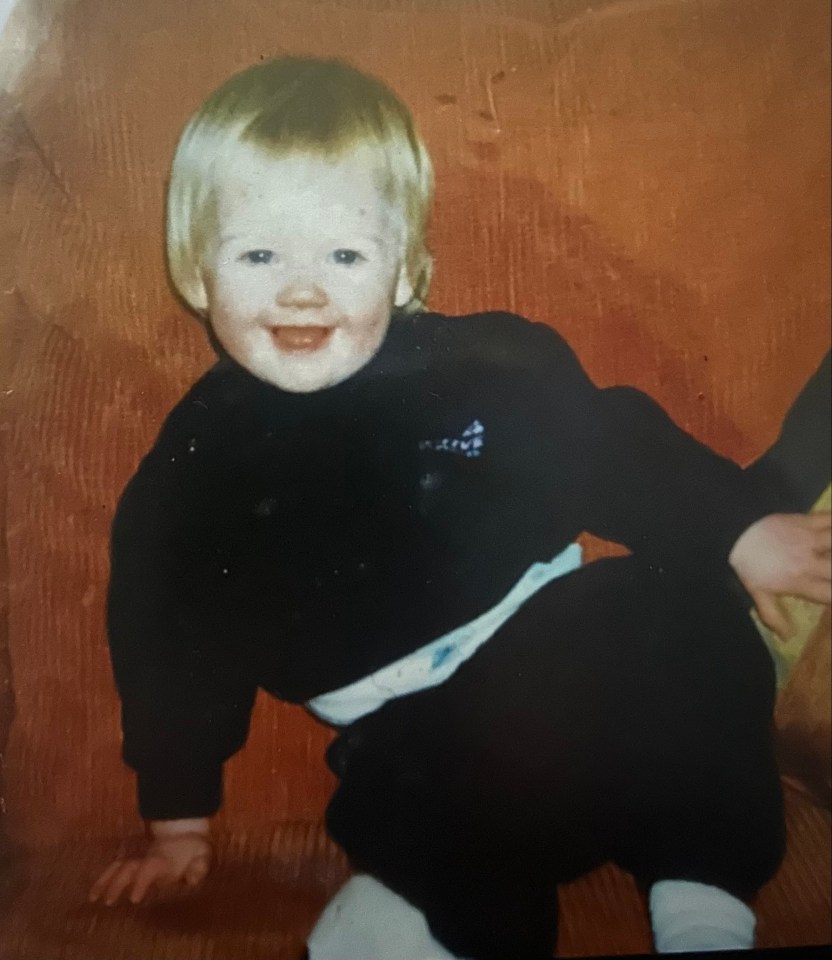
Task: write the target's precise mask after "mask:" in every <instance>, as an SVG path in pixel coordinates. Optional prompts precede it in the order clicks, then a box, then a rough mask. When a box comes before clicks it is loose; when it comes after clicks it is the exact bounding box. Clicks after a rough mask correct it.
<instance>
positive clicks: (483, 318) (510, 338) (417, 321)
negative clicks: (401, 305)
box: [406, 310, 575, 369]
mask: <svg viewBox="0 0 832 960" xmlns="http://www.w3.org/2000/svg"><path fill="white" fill-rule="evenodd" d="M406 322H407V323H409V324H411V326H412V331H413V335H414V339H415V341H416V343H417V344H418V345H419V348H420V349H425V348H427V349H429V350H431V352H432V353H433V354H434V355H438V356H439V357H441V356H451V357H459V358H461V359H470V360H472V361H478V360H479V361H482V362H485V363H500V364H503V365H506V364H511V365H512V366H513V365H521V366H523V367H525V368H527V369H535V368H538V367H547V368H550V369H551V367H552V366H553V365H554V366H558V365H561V364H563V363H573V362H574V360H575V355H574V353H573V351H572V349H571V347H570V346H569V345H568V344H567V342H566V341H565V340H564V339H563V337H562V336H561V335H560V334H559V333H558V332H557V330H555V329H554V328H553V327H552V326H550V325H549V324H547V323H541V322H539V321H533V320H529V319H527V318H526V317H523V316H520V315H519V314H516V313H511V312H509V311H504V310H490V311H485V312H482V313H471V314H464V315H460V316H448V315H446V314H441V313H420V314H416V315H415V316H413V317H408V318H407V319H406Z"/></svg>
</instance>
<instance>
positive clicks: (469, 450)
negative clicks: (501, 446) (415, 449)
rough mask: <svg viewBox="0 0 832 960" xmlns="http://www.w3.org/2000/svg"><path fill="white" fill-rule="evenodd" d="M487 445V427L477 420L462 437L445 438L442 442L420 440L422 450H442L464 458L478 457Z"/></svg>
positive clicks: (463, 432) (467, 428)
mask: <svg viewBox="0 0 832 960" xmlns="http://www.w3.org/2000/svg"><path fill="white" fill-rule="evenodd" d="M484 444H485V427H484V426H483V425H482V424H481V423H480V422H479V420H475V421H474V422H473V423H472V424H470V426H467V427H466V428H465V429H464V430H463V431H462V436H461V437H443V438H442V439H441V440H420V441H419V449H420V450H440V451H444V452H446V453H457V454H460V455H461V456H463V457H478V456H479V455H480V453H481V452H482V448H483V446H484Z"/></svg>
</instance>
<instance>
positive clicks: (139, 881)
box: [130, 857, 170, 903]
mask: <svg viewBox="0 0 832 960" xmlns="http://www.w3.org/2000/svg"><path fill="white" fill-rule="evenodd" d="M167 879H170V867H169V865H168V864H167V863H166V862H165V861H164V860H162V859H160V858H159V857H147V858H146V859H145V860H142V861H141V864H140V865H139V869H138V871H137V872H136V876H135V879H134V880H133V889H132V890H131V891H130V902H131V903H141V902H142V900H144V898H145V896H146V895H147V891H148V890H149V889H150V888H151V887H152V886H153V885H154V884H155V883H158V882H159V881H163V880H167Z"/></svg>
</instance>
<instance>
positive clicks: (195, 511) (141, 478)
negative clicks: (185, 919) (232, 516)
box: [107, 417, 256, 819]
mask: <svg viewBox="0 0 832 960" xmlns="http://www.w3.org/2000/svg"><path fill="white" fill-rule="evenodd" d="M175 421H176V418H175V417H173V418H172V421H171V420H169V423H168V425H167V426H166V428H165V429H164V430H163V432H162V436H161V437H160V440H159V441H158V442H157V444H156V447H155V448H154V449H153V451H151V453H150V454H149V455H148V456H147V457H146V458H145V460H144V461H143V463H142V465H141V467H140V468H139V470H138V472H137V474H136V475H135V476H134V477H133V479H132V480H131V481H130V483H129V484H128V486H127V488H126V490H125V492H124V494H123V496H122V498H121V501H120V503H119V506H118V510H117V512H116V517H115V521H114V524H113V531H112V541H111V577H110V587H109V595H108V608H107V621H108V623H107V625H108V637H109V643H110V652H111V659H112V665H113V671H114V676H115V680H116V686H117V688H118V692H119V695H120V698H121V706H122V732H123V757H124V760H125V762H126V763H127V764H128V765H129V766H130V767H132V769H133V770H135V772H136V774H137V775H138V796H139V811H140V813H141V815H142V816H144V817H147V818H150V819H180V818H186V817H202V816H209V815H211V814H213V813H214V812H216V810H217V809H218V808H219V806H220V803H221V796H222V766H223V762H224V761H225V760H226V759H227V758H228V757H229V756H231V755H232V754H233V753H234V752H236V751H237V750H239V748H240V747H241V746H242V745H243V743H244V742H245V740H246V737H247V734H248V724H249V717H250V713H251V709H252V705H253V701H254V695H255V689H256V687H255V683H254V682H253V681H252V680H251V678H250V676H249V675H248V673H249V672H250V671H248V670H247V669H246V666H247V665H246V660H245V657H244V656H243V655H242V650H241V649H240V648H239V647H240V646H241V645H240V644H238V642H237V638H235V636H234V634H233V627H232V625H231V624H230V623H228V624H222V623H218V622H215V621H214V622H212V620H211V619H210V618H209V617H207V616H206V615H205V614H204V608H205V607H206V606H207V604H202V603H201V602H200V600H201V598H200V588H201V587H200V583H199V580H200V578H199V576H198V575H197V573H195V571H196V570H197V569H198V567H199V564H198V563H195V562H194V560H195V556H194V552H195V551H198V550H201V549H203V548H204V542H203V543H201V541H200V537H199V531H197V530H196V529H195V524H197V523H199V518H200V517H201V516H204V512H205V511H204V509H203V508H204V506H205V503H204V490H202V489H201V487H200V485H199V484H198V483H197V482H195V480H196V478H195V477H194V476H189V472H188V465H187V454H188V444H190V445H191V447H193V445H194V442H195V437H194V436H193V434H195V433H198V428H194V427H193V426H192V425H191V424H188V426H187V429H185V430H184V431H183V430H181V429H180V430H178V429H176V424H175ZM189 435H190V436H189ZM191 473H194V471H191ZM202 589H203V590H204V589H206V588H205V587H202ZM203 599H204V598H203Z"/></svg>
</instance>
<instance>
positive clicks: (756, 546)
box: [91, 58, 829, 960]
mask: <svg viewBox="0 0 832 960" xmlns="http://www.w3.org/2000/svg"><path fill="white" fill-rule="evenodd" d="M431 189H432V175H431V166H430V161H429V158H428V155H427V153H426V151H425V148H424V146H423V144H422V142H421V140H420V139H419V136H418V135H417V133H416V131H415V129H414V127H413V124H412V121H411V118H410V115H409V113H408V111H407V110H406V108H405V107H404V106H403V105H402V104H401V103H400V101H399V100H398V99H397V98H396V96H394V95H393V94H392V93H391V92H390V91H389V90H388V89H387V88H386V87H385V86H384V85H382V84H381V83H379V82H378V81H376V80H374V79H373V78H371V77H368V76H366V75H364V74H362V73H360V72H359V71H357V70H355V69H353V68H351V67H349V66H347V65H345V64H343V63H340V62H338V61H322V60H315V59H309V58H285V59H281V60H276V61H273V62H270V63H265V64H262V65H258V66H255V67H253V68H252V69H250V70H247V71H244V72H243V73H241V74H239V75H238V76H235V77H233V78H232V79H231V80H229V81H228V82H227V83H226V84H225V85H223V86H222V87H221V88H220V89H219V90H217V91H216V92H215V93H214V94H212V95H211V96H210V97H209V98H208V100H207V101H206V102H205V104H204V105H203V106H202V107H201V108H200V109H199V111H198V112H197V113H196V115H195V116H194V117H193V119H192V120H191V121H190V122H189V124H188V125H187V127H186V129H185V132H184V134H183V136H182V138H181V141H180V143H179V146H178V149H177V152H176V157H175V160H174V163H173V171H172V176H171V182H170V190H169V200H168V237H167V240H168V255H169V265H170V274H171V277H172V280H173V283H174V285H175V287H176V289H177V290H178V292H179V293H180V294H181V296H182V297H183V298H184V299H185V301H186V302H187V303H188V305H189V306H190V307H191V308H192V309H193V310H194V311H195V312H196V313H197V314H199V315H200V316H201V317H202V318H203V319H204V322H205V325H206V328H207V330H208V333H209V336H210V337H211V338H212V342H213V344H214V346H215V348H216V350H217V352H218V355H219V362H218V363H217V364H216V365H215V366H214V367H213V368H212V369H211V370H209V371H208V373H206V374H205V376H204V377H202V379H201V380H199V382H198V383H197V384H196V385H195V386H193V387H192V388H191V389H190V390H189V391H188V393H187V394H186V395H185V396H184V398H183V399H182V400H181V401H180V402H179V403H178V404H177V406H176V407H175V408H174V410H173V411H172V412H171V413H170V415H169V416H168V418H167V420H166V422H165V424H164V426H163V428H162V430H161V433H160V435H159V438H158V440H157V441H156V443H155V445H154V447H153V449H152V450H151V451H150V452H149V453H148V455H147V456H146V457H145V458H144V460H143V461H142V463H141V465H140V467H139V469H138V471H137V473H136V474H135V476H134V477H133V478H132V480H131V481H130V483H129V484H128V486H127V489H126V490H125V492H124V494H123V497H122V499H121V502H120V504H119V508H118V512H117V515H116V518H115V522H114V527H113V539H112V577H111V586H110V593H109V606H108V625H109V636H110V643H111V651H112V661H113V667H114V672H115V678H116V682H117V686H118V691H119V694H120V697H121V702H122V717H123V733H124V759H125V761H126V762H127V763H128V764H129V765H130V766H131V767H132V768H133V769H134V770H135V771H136V773H137V775H138V797H139V809H140V812H141V814H142V816H143V817H145V818H146V819H147V820H148V821H149V833H150V844H149V847H148V849H147V852H146V854H145V855H144V856H142V857H139V858H137V859H131V860H125V861H117V862H115V863H113V864H112V865H111V866H110V867H109V868H108V869H107V870H106V871H105V872H104V873H103V874H102V876H101V877H100V878H99V880H98V881H97V882H96V884H95V885H94V887H93V890H92V892H91V898H92V899H102V900H104V901H105V902H106V903H113V902H115V901H116V900H118V899H119V898H120V897H121V896H123V895H127V896H128V897H129V898H130V899H131V900H132V901H134V902H138V901H140V900H142V899H143V898H144V896H145V894H146V893H147V891H148V890H149V889H150V888H151V887H154V886H156V887H164V886H166V885H171V884H176V883H180V882H183V881H184V882H186V883H191V884H195V883H198V882H199V881H200V880H201V879H202V877H203V876H204V875H205V873H206V871H207V869H208V865H209V862H210V859H211V845H210V840H209V820H208V818H209V817H210V816H211V815H212V814H213V813H215V811H216V810H217V808H218V807H219V805H220V802H221V792H222V791H221V780H222V769H223V763H224V762H225V761H226V760H227V759H228V757H230V756H231V755H232V754H233V753H234V752H235V751H237V750H239V749H240V747H242V745H243V744H244V742H245V740H246V736H247V732H248V724H249V716H250V712H251V708H252V703H253V701H254V696H255V691H256V690H257V689H258V688H263V689H265V690H266V691H268V692H269V693H271V694H273V695H274V696H276V697H279V698H281V699H283V700H286V701H289V702H292V703H299V704H305V705H306V706H307V707H308V708H309V710H311V711H312V712H313V713H314V714H316V715H317V716H318V717H320V718H321V719H322V720H324V721H325V722H327V723H329V724H332V725H333V726H335V727H336V728H337V729H338V736H337V738H336V739H335V741H334V742H333V744H332V746H331V748H330V749H329V751H328V754H327V761H328V763H329V765H330V767H331V769H332V770H333V771H334V772H335V774H336V775H337V777H338V778H339V785H338V788H337V790H336V792H335V794H334V796H333V798H332V801H331V803H330V805H329V808H328V811H327V825H328V829H329V831H330V833H331V835H332V837H333V838H334V839H335V840H336V841H337V842H338V843H339V844H340V845H341V846H342V847H343V848H344V850H345V851H346V853H347V855H348V856H349V858H350V862H351V864H352V866H353V868H354V871H355V876H354V878H353V879H352V880H351V881H350V882H349V883H348V884H347V885H346V887H345V888H344V889H343V890H342V891H341V892H340V893H339V894H338V895H337V896H336V898H335V900H334V901H333V902H332V903H331V904H330V905H329V907H328V908H327V909H326V911H325V912H324V915H323V916H322V918H321V919H320V921H319V923H318V924H317V926H316V928H315V930H314V931H313V932H312V934H311V936H310V938H309V956H310V958H311V960H332V958H340V960H436V958H443V957H464V958H469V960H508V958H511V960H544V958H550V957H551V956H552V953H553V951H554V948H555V942H556V933H557V886H558V884H559V883H561V882H563V881H567V880H570V879H572V878H575V877H577V876H579V875H580V874H582V873H584V872H586V871H588V870H591V869H592V868H593V867H595V866H597V865H599V864H601V863H603V862H605V861H608V860H612V861H614V862H616V863H618V864H620V865H621V866H622V867H624V868H625V869H627V870H629V871H631V872H632V873H633V874H634V875H635V877H636V878H637V880H638V881H639V883H641V884H642V885H643V886H644V888H645V889H649V891H650V909H651V917H652V923H653V928H654V932H655V938H656V946H657V948H658V949H659V950H663V951H671V950H678V949H699V948H708V947H748V946H750V945H751V943H752V940H753V928H754V917H753V913H752V912H751V910H750V909H749V908H748V906H747V905H746V903H745V902H744V901H745V900H746V899H747V898H749V897H750V896H752V895H753V894H754V893H755V892H756V891H757V890H758V889H759V887H760V886H761V885H762V884H763V883H765V882H766V881H767V880H768V879H769V877H771V875H772V873H773V872H774V871H775V869H776V868H777V866H778V864H779V862H780V859H781V855H782V851H783V820H782V810H781V796H780V788H779V780H778V775H777V770H776V768H775V764H774V759H773V754H772V746H771V742H770V736H769V727H770V722H771V714H772V706H773V696H774V677H773V669H772V664H771V662H770V659H769V657H768V654H767V652H766V650H765V648H764V646H763V644H762V642H761V641H760V638H759V636H758V634H757V632H756V630H755V628H754V626H753V624H752V622H751V620H750V618H749V616H748V611H747V607H748V596H749V593H750V594H751V595H752V596H754V597H755V598H765V599H766V600H767V601H771V602H773V598H774V597H775V596H776V595H777V594H779V593H781V592H791V593H800V594H804V595H807V596H810V597H812V598H813V599H818V600H824V601H826V602H828V599H829V573H828V569H827V568H828V561H827V560H826V559H825V558H824V556H823V551H824V550H825V549H826V550H828V541H829V520H828V516H826V517H823V516H821V517H814V518H806V517H802V516H795V515H786V514H783V513H782V512H778V511H782V509H783V505H784V504H786V503H787V502H788V499H787V494H786V492H785V491H784V490H783V489H781V486H780V485H779V484H778V483H777V482H774V481H772V480H771V479H770V478H768V479H765V481H763V480H758V479H755V478H754V477H752V476H751V475H750V474H749V475H746V474H744V473H743V471H741V470H740V469H739V468H738V467H737V466H736V465H734V464H733V463H731V462H729V461H726V460H725V459H723V458H721V457H719V456H717V455H715V454H714V453H713V452H712V451H710V450H709V449H708V448H706V447H704V446H703V445H701V444H700V443H698V442H697V441H695V440H694V439H693V438H692V437H690V436H688V435H687V434H685V433H684V432H682V431H681V430H680V429H678V428H677V427H676V426H675V425H674V424H673V423H672V422H671V421H670V420H669V419H668V418H667V417H666V416H665V415H664V413H663V412H662V411H661V409H659V407H658V406H657V405H656V404H655V403H653V402H652V401H651V400H650V399H648V397H646V396H645V395H643V394H641V393H639V392H638V391H636V390H633V389H629V388H612V389H605V390H602V389H598V388H596V387H595V386H594V385H593V384H592V382H591V381H590V380H589V378H588V377H587V376H586V374H585V373H584V371H583V370H582V368H581V366H580V364H579V363H578V361H577V359H576V357H575V355H574V353H573V352H572V350H571V349H570V348H569V347H568V346H567V344H566V343H565V342H564V341H563V340H562V339H561V337H560V336H559V335H558V334H557V333H556V332H555V331H554V330H553V329H551V328H550V327H549V326H547V325H543V324H539V323H532V322H529V321H527V320H525V319H523V318H521V317H518V316H514V315H510V314H506V313H499V312H491V313H483V314H478V315H475V316H464V317H453V318H452V317H446V316H442V315H440V314H437V313H432V312H428V311H427V310H426V308H425V298H426V295H427V290H428V284H429V280H430V273H431V260H430V256H429V254H428V252H427V250H426V247H425V239H424V236H425V224H426V220H427V216H428V210H429V205H430V199H431ZM582 531H590V532H592V533H594V534H597V535H599V536H601V537H604V538H606V539H609V540H614V541H616V542H618V543H621V544H624V545H625V546H626V547H628V548H629V549H630V551H631V554H630V555H629V556H627V557H624V558H619V559H608V560H602V561H599V562H596V563H592V564H588V565H586V566H581V563H580V550H579V548H578V547H577V546H576V545H575V540H576V538H577V537H578V536H579V535H580V534H581V532H582ZM742 587H744V588H745V589H744V590H743V589H742ZM746 591H747V592H746Z"/></svg>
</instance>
